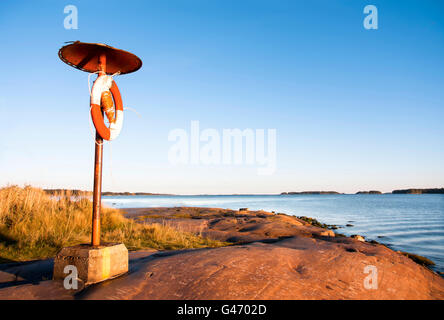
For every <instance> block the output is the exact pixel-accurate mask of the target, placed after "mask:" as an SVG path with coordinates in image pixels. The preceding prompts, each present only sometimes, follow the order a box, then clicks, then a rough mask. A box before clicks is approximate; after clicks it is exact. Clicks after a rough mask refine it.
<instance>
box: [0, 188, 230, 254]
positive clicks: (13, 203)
mask: <svg viewBox="0 0 444 320" xmlns="http://www.w3.org/2000/svg"><path fill="white" fill-rule="evenodd" d="M91 212H92V203H91V201H90V200H89V199H87V198H85V197H76V196H73V195H72V194H70V192H61V193H59V194H56V195H52V196H50V195H48V194H47V193H45V192H44V191H43V190H42V189H37V188H33V187H30V186H27V187H24V188H21V187H17V186H8V187H4V188H1V189H0V261H1V260H3V261H8V260H13V261H23V260H29V259H38V258H46V257H51V256H53V255H54V254H55V253H56V252H57V251H58V250H59V249H60V248H62V247H65V246H70V245H75V244H79V243H88V242H89V241H90V233H91ZM101 223H102V225H101V229H102V230H101V231H102V241H104V242H123V243H125V245H126V246H127V247H128V249H142V248H155V249H183V248H201V247H219V246H223V245H225V243H223V242H220V241H215V240H210V239H207V238H203V237H201V236H198V235H194V234H192V233H188V232H182V231H180V230H177V229H174V228H171V227H168V226H166V225H160V224H145V225H144V224H139V223H136V222H135V221H133V220H131V219H127V218H125V217H123V216H122V214H121V212H120V211H119V210H116V209H107V208H103V209H102V220H101Z"/></svg>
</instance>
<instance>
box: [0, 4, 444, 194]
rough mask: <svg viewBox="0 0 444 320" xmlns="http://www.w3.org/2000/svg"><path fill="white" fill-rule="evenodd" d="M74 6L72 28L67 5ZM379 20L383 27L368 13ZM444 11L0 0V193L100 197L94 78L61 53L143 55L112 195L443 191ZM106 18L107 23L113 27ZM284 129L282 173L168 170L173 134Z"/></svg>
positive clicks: (111, 147)
mask: <svg viewBox="0 0 444 320" xmlns="http://www.w3.org/2000/svg"><path fill="white" fill-rule="evenodd" d="M69 4H73V5H75V6H76V7H77V8H78V29H77V30H66V29H65V28H64V27H63V21H64V18H65V16H66V14H64V13H63V9H64V7H65V6H66V5H69ZM368 4H373V5H375V6H376V7H377V8H378V25H379V28H378V30H366V29H364V27H363V19H364V17H365V15H364V13H363V9H364V7H365V6H366V5H368ZM443 9H444V3H443V2H442V1H419V0H418V1H402V2H401V1H373V0H367V1H359V0H343V1H328V0H325V1H259V0H257V1H203V0H202V1H194V0H189V1H185V0H183V1H131V0H128V1H124V2H122V1H39V2H38V3H37V2H35V1H1V2H0V28H1V30H2V50H1V51H0V61H2V64H1V66H2V72H3V75H2V77H1V78H0V87H1V94H0V110H1V113H2V118H3V120H4V121H3V125H2V126H1V127H0V137H1V138H0V167H1V174H0V185H6V184H8V183H11V184H25V183H28V184H32V185H36V186H41V187H50V188H58V187H65V188H79V189H92V174H93V151H94V142H93V139H92V136H91V131H90V125H89V94H88V88H87V73H84V72H81V71H78V70H76V69H73V68H71V67H69V66H67V65H66V64H64V63H62V62H61V61H60V60H59V58H58V56H57V52H58V49H59V48H60V47H62V46H63V45H64V42H65V41H70V40H81V41H84V42H101V43H107V44H109V45H112V46H115V47H117V48H121V49H124V50H128V51H131V52H133V53H135V54H137V55H138V56H139V57H140V58H141V59H142V60H143V63H144V65H143V67H142V69H140V70H139V71H137V72H136V73H133V74H129V75H123V76H119V77H116V79H115V80H116V82H117V84H118V85H119V87H120V90H121V92H122V96H123V101H124V105H125V106H127V107H131V108H134V109H136V110H137V111H138V112H139V113H140V114H141V117H140V118H139V117H138V116H137V115H136V114H135V113H133V112H130V111H128V112H126V113H125V121H124V126H123V130H122V132H121V135H120V136H119V137H118V138H117V139H116V140H115V141H113V142H111V143H107V144H105V151H104V171H103V174H104V178H103V190H112V191H146V192H165V193H179V194H196V193H212V194H218V193H221V194H222V193H225V194H226V193H277V192H282V191H302V190H337V191H341V192H356V191H358V190H368V189H376V190H381V191H391V190H393V189H395V188H407V187H424V188H425V187H442V186H443V184H442V182H443V181H444V166H443V163H444V146H443V142H442V138H443V136H444V125H443V118H444V109H443V101H444V90H443V89H444V88H443V84H444V81H443V80H444V79H443V77H444V61H443V57H444V19H443V18H442V12H443ZM101 16H103V18H101ZM192 120H198V121H199V123H200V127H201V128H202V129H204V128H214V129H216V130H222V129H223V128H239V129H245V128H253V129H268V128H274V129H276V132H277V146H276V148H277V149H276V152H277V159H276V161H277V162H276V168H277V169H276V171H275V172H274V174H272V175H269V176H260V175H258V174H257V170H256V167H254V166H251V165H240V166H239V165H238V166H235V165H232V166H227V165H225V166H223V165H211V166H205V165H191V164H190V165H179V166H174V165H172V164H171V163H169V161H168V150H169V149H170V147H171V145H172V142H170V141H168V133H169V132H170V131H171V130H173V129H175V128H183V129H185V130H187V131H189V130H190V123H191V121H192Z"/></svg>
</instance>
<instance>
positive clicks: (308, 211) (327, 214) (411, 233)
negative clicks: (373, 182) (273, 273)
mask: <svg viewBox="0 0 444 320" xmlns="http://www.w3.org/2000/svg"><path fill="white" fill-rule="evenodd" d="M103 202H104V203H106V204H107V205H109V206H113V207H116V208H143V207H175V206H195V207H214V208H227V209H235V210H237V209H239V208H242V207H247V208H250V209H253V210H259V209H263V210H266V211H275V212H282V213H287V214H290V215H296V216H308V217H313V218H316V219H318V220H319V221H321V222H323V223H327V224H336V225H338V226H344V227H343V228H341V229H338V230H336V231H337V232H340V233H343V234H346V235H352V234H360V235H363V236H365V237H366V238H367V239H374V240H376V241H378V242H381V243H384V244H387V245H389V246H390V247H391V248H392V249H394V250H402V251H407V252H411V253H416V254H419V255H422V256H425V257H427V258H429V259H431V260H433V261H434V262H435V263H436V266H435V267H434V269H435V270H437V271H441V272H444V195H431V194H430V195H407V194H406V195H394V194H387V195H285V196H283V195H282V196H278V195H248V196H247V195H235V196H231V195H230V196H206V195H203V196H106V197H103ZM346 224H351V225H353V226H352V227H345V225H346Z"/></svg>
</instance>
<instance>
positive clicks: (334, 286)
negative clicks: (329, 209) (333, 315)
mask: <svg viewBox="0 0 444 320" xmlns="http://www.w3.org/2000/svg"><path fill="white" fill-rule="evenodd" d="M126 215H127V216H128V217H131V218H134V219H136V221H138V222H140V223H145V222H146V223H153V222H155V223H162V224H168V225H171V226H174V227H176V228H178V229H181V230H183V231H189V232H194V233H198V234H201V235H203V236H206V237H210V238H213V239H217V240H221V241H225V242H227V243H228V244H229V245H227V246H226V247H221V248H204V249H193V250H176V251H154V250H144V251H136V252H131V253H130V271H129V273H128V274H127V275H124V276H122V277H120V278H117V279H114V280H110V281H107V282H104V283H101V284H97V285H93V286H91V287H88V288H86V289H84V290H82V291H80V292H77V293H76V294H74V293H73V292H70V291H68V290H65V289H64V288H63V285H62V283H61V282H56V281H52V280H49V279H51V277H52V265H53V262H52V260H51V259H48V260H40V261H34V262H28V263H12V264H6V265H5V264H4V265H0V299H440V300H442V299H444V279H443V278H441V277H440V276H439V275H437V274H436V273H434V272H433V271H431V270H429V269H428V268H426V267H424V266H422V265H419V264H417V263H415V262H414V261H413V260H411V259H409V258H408V257H406V256H405V255H402V254H400V253H397V252H395V251H393V250H391V249H389V248H387V247H385V246H384V245H381V244H378V243H375V242H373V243H370V242H365V241H360V240H361V239H355V238H349V237H344V236H339V235H335V233H334V232H333V231H332V230H329V229H325V228H320V227H318V226H315V225H313V224H311V223H310V222H307V221H306V220H302V219H298V218H296V217H293V216H288V215H284V214H276V213H270V212H265V211H249V210H247V209H246V208H245V209H244V210H242V211H233V210H225V209H211V208H147V209H127V210H126ZM369 270H372V271H371V272H370V271H369ZM375 271H376V273H377V276H376V278H374V277H373V278H372V279H373V280H372V281H375V283H373V282H372V286H371V287H370V288H369V287H368V285H366V283H367V284H368V279H369V276H371V275H373V276H374V275H375V274H374V272H375ZM371 273H372V274H371ZM375 279H376V280H375ZM375 284H376V286H375Z"/></svg>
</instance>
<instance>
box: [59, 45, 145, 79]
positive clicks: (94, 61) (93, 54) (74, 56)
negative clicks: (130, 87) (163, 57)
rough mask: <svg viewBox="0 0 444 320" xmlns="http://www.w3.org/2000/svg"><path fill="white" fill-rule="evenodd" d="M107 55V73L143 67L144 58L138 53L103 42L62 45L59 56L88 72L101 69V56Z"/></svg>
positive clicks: (135, 69) (128, 71) (123, 72)
mask: <svg viewBox="0 0 444 320" xmlns="http://www.w3.org/2000/svg"><path fill="white" fill-rule="evenodd" d="M101 54H105V55H106V73H107V74H114V73H116V72H119V71H120V74H125V73H131V72H134V71H137V70H139V69H140V68H141V67H142V60H140V59H139V58H138V57H137V56H136V55H134V54H132V53H130V52H127V51H124V50H120V49H116V48H113V47H111V46H108V45H106V44H102V43H86V42H80V41H76V42H73V43H71V44H68V45H66V46H64V47H62V48H61V49H60V50H59V57H60V59H62V61H63V62H65V63H66V64H68V65H70V66H71V67H74V68H76V69H79V70H82V71H86V72H96V71H98V70H99V57H100V55H101Z"/></svg>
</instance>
